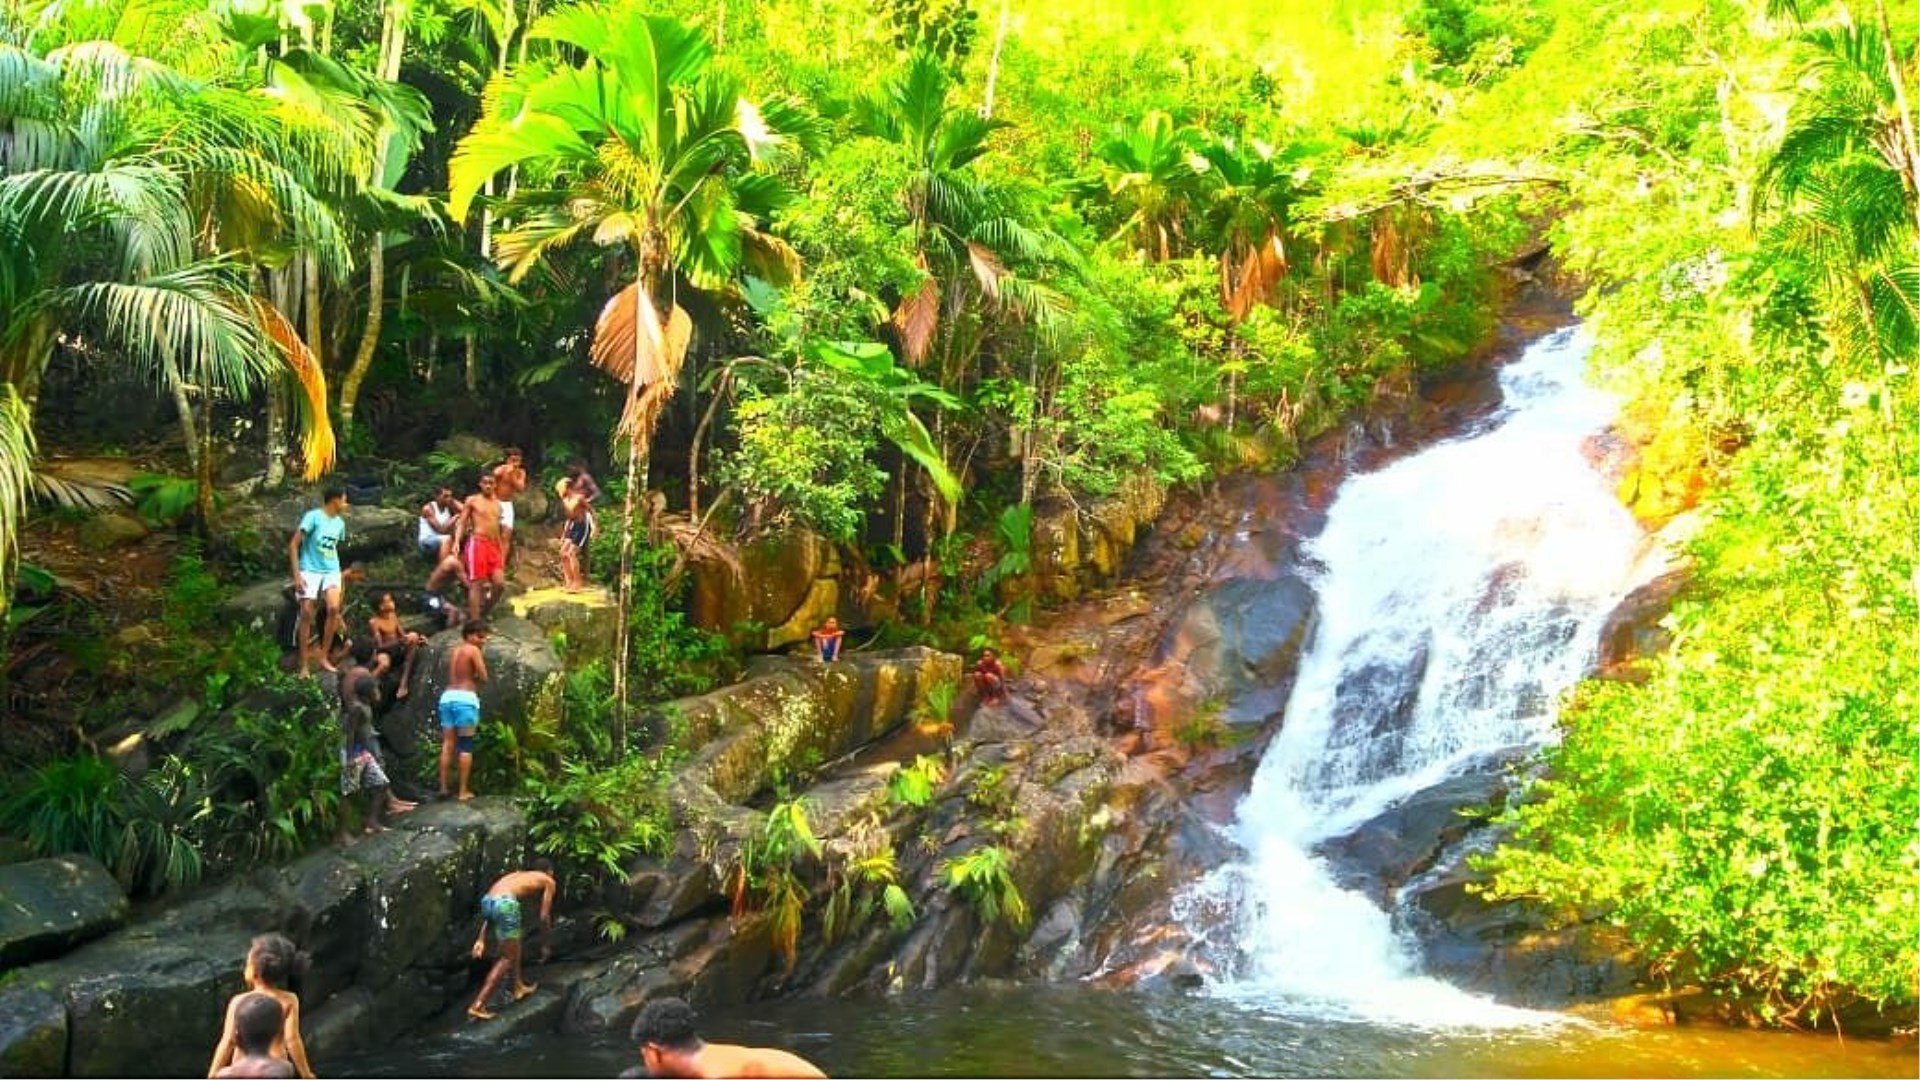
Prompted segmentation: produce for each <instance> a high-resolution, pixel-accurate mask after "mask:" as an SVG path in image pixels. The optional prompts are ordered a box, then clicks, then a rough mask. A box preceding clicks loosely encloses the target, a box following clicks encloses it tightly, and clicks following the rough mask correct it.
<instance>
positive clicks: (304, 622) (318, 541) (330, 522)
mask: <svg viewBox="0 0 1920 1080" xmlns="http://www.w3.org/2000/svg"><path fill="white" fill-rule="evenodd" d="M346 512H347V489H346V488H345V487H342V486H341V485H339V484H328V485H327V486H326V488H325V490H323V491H322V492H321V493H320V505H319V506H318V507H316V508H314V509H312V510H309V511H307V513H306V516H305V517H302V518H301V519H300V526H299V527H298V528H296V529H294V530H293V538H292V539H290V540H288V541H287V566H288V569H289V570H290V571H291V572H292V576H293V589H294V595H296V596H298V597H299V598H300V625H299V628H298V629H297V630H296V631H295V633H296V634H297V635H298V636H297V637H296V639H295V640H297V641H298V642H299V644H300V674H301V675H303V676H311V675H312V674H313V654H314V649H313V641H312V635H313V613H314V608H315V606H316V605H318V604H321V603H325V604H326V605H327V624H326V630H325V631H324V633H323V634H322V635H321V642H320V650H319V651H320V666H321V667H322V668H324V669H326V670H327V671H333V670H335V668H334V666H333V661H332V659H331V657H332V655H333V636H334V635H335V634H337V633H339V632H340V597H341V577H340V544H341V542H342V541H344V540H345V539H346V538H347V519H346V517H345V516H344V515H345V514H346Z"/></svg>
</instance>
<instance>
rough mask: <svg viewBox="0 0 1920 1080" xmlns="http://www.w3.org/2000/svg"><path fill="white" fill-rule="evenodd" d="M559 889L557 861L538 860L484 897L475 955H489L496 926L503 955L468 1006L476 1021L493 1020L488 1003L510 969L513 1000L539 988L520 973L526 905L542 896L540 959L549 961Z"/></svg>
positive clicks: (494, 964)
mask: <svg viewBox="0 0 1920 1080" xmlns="http://www.w3.org/2000/svg"><path fill="white" fill-rule="evenodd" d="M557 892H559V885H558V884H557V883H556V882H555V881H554V880H553V864H551V863H549V862H547V861H546V860H545V859H536V860H534V862H533V866H532V868H531V869H528V870H516V871H514V872H513V873H511V874H508V875H506V876H504V877H502V878H501V879H500V880H498V881H496V882H494V883H493V888H491V889H488V890H487V895H485V896H483V897H481V898H480V933H479V936H477V937H475V938H474V939H473V958H474V959H475V960H478V959H480V958H481V957H483V956H485V955H486V954H487V928H488V927H492V928H493V937H494V940H495V941H497V942H498V943H499V946H498V948H499V954H498V957H497V958H496V959H495V960H494V962H493V968H492V970H490V971H488V972H487V981H486V982H484V983H481V984H480V995H479V996H478V997H476V998H474V999H473V1004H472V1005H470V1006H468V1008H467V1015H468V1016H470V1017H472V1018H473V1019H475V1020H491V1019H493V1017H494V1014H493V1013H492V1012H491V1011H489V1010H488V1009H487V1004H488V1002H489V1001H490V1000H491V999H492V997H493V995H494V993H495V992H496V991H498V990H499V989H500V983H501V981H502V980H503V979H505V978H506V977H507V975H508V973H509V972H511V973H512V975H513V1000H515V1001H519V1000H520V999H521V998H524V997H526V996H527V995H528V994H531V993H533V992H534V991H535V990H538V989H539V987H538V986H535V985H529V984H528V983H527V982H526V981H525V980H523V979H522V978H521V975H520V950H521V944H522V938H523V936H524V935H523V932H522V926H523V920H522V913H521V907H522V905H523V904H526V903H529V902H531V901H532V899H533V897H534V896H535V895H538V896H539V897H540V962H541V963H543V964H544V963H546V962H547V959H548V958H549V957H551V956H552V955H553V898H554V894H555V893H557Z"/></svg>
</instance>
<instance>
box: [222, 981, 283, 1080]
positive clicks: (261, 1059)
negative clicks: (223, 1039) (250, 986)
mask: <svg viewBox="0 0 1920 1080" xmlns="http://www.w3.org/2000/svg"><path fill="white" fill-rule="evenodd" d="M235 1001H236V1004H235V1005H234V1007H233V1041H234V1042H236V1043H238V1044H239V1045H240V1056H239V1057H237V1058H235V1059H234V1061H233V1064H231V1065H229V1066H227V1067H226V1068H224V1069H221V1070H220V1071H219V1072H216V1073H214V1074H213V1075H214V1076H215V1077H216V1078H220V1077H243V1078H248V1080H254V1078H259V1080H293V1078H294V1077H295V1076H298V1075H299V1074H298V1073H296V1072H294V1071H293V1063H292V1062H290V1061H287V1060H286V1059H284V1058H277V1057H274V1056H273V1043H274V1040H275V1039H278V1038H279V1037H280V1028H281V1026H282V1025H283V1024H285V1023H286V1017H287V1011H286V1010H285V1009H282V1008H281V1007H280V1003H279V1002H277V1001H275V1000H273V999H272V998H271V997H268V996H267V995H265V994H242V995H240V996H239V997H238V998H236V999H235Z"/></svg>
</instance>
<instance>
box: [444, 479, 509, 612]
mask: <svg viewBox="0 0 1920 1080" xmlns="http://www.w3.org/2000/svg"><path fill="white" fill-rule="evenodd" d="M498 486H499V482H498V481H497V480H495V479H494V477H493V474H492V473H482V474H481V476H480V490H479V492H478V493H476V494H473V495H469V496H467V501H466V502H465V503H464V504H463V505H462V506H461V507H460V524H459V525H457V526H455V528H454V537H453V539H454V545H455V546H456V547H459V548H460V550H461V551H463V552H465V553H466V556H467V618H468V619H478V618H480V617H481V616H482V615H484V614H486V613H487V612H489V611H492V610H493V605H494V604H496V603H498V602H499V600H500V597H501V595H502V594H504V593H505V592H506V591H507V552H506V547H505V538H504V536H503V535H502V533H501V522H502V517H501V515H502V514H503V513H504V512H505V508H506V507H508V506H511V505H512V504H511V503H503V502H501V501H500V500H499V499H497V498H495V497H494V492H495V491H496V490H498Z"/></svg>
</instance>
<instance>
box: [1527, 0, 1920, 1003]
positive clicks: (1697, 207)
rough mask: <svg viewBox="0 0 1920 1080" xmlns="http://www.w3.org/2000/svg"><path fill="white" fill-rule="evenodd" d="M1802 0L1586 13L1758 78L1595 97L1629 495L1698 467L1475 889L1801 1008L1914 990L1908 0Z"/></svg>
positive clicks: (1597, 200)
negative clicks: (1660, 632)
mask: <svg viewBox="0 0 1920 1080" xmlns="http://www.w3.org/2000/svg"><path fill="white" fill-rule="evenodd" d="M1877 7H1878V6H1877V5H1876V10H1877ZM1803 14H1806V15H1808V16H1809V17H1812V18H1817V21H1815V22H1812V23H1810V24H1806V25H1795V24H1794V23H1793V22H1792V21H1787V22H1774V23H1756V22H1754V21H1753V20H1752V18H1751V16H1752V13H1751V12H1748V11H1746V10H1744V9H1742V8H1740V7H1738V6H1733V5H1727V6H1712V7H1708V8H1706V9H1704V10H1702V11H1700V12H1698V13H1697V14H1696V15H1695V16H1694V17H1692V18H1690V19H1686V20H1684V21H1683V20H1682V19H1681V18H1679V17H1678V16H1677V14H1676V15H1675V16H1667V17H1659V18H1651V19H1644V18H1636V19H1635V20H1634V21H1631V22H1629V21H1620V22H1616V23H1612V24H1610V25H1612V26H1614V27H1615V28H1617V30H1618V31H1619V32H1620V33H1623V34H1628V35H1631V36H1632V37H1631V40H1630V41H1628V42H1623V43H1621V44H1622V47H1623V48H1628V49H1631V48H1634V47H1636V46H1637V48H1638V50H1639V55H1641V56H1642V57H1645V56H1649V55H1651V56H1655V57H1660V58H1662V59H1663V60H1666V59H1668V58H1678V57H1681V56H1688V55H1719V56H1723V57H1728V56H1731V57H1740V58H1741V60H1740V63H1741V64H1742V65H1743V67H1742V69H1741V70H1742V71H1743V73H1744V75H1743V77H1744V78H1746V79H1751V80H1753V81H1754V82H1755V83H1756V84H1757V85H1756V86H1755V87H1753V88H1752V89H1742V90H1740V91H1738V92H1733V93H1729V92H1728V91H1727V86H1728V84H1727V83H1726V82H1725V81H1724V80H1723V79H1722V78H1720V77H1717V76H1716V77H1710V76H1709V74H1708V73H1706V72H1702V71H1694V70H1689V69H1686V68H1684V67H1678V66H1676V67H1671V68H1669V67H1665V66H1662V67H1661V68H1660V69H1659V70H1660V72H1661V74H1660V77H1659V78H1658V79H1654V80H1649V79H1648V78H1647V77H1646V74H1645V69H1644V68H1639V69H1638V71H1637V72H1636V71H1630V70H1629V69H1628V68H1627V67H1625V66H1621V67H1618V68H1613V67H1603V68H1601V69H1600V70H1602V71H1612V72H1615V75H1614V78H1615V79H1617V80H1618V85H1620V86H1622V87H1624V86H1625V85H1628V84H1631V85H1632V86H1633V95H1634V97H1635V98H1637V99H1639V100H1640V101H1643V102H1646V103H1647V104H1648V105H1649V106H1651V107H1654V108H1657V109H1658V110H1659V111H1658V113H1657V114H1656V113H1654V112H1640V111H1638V110H1630V111H1616V112H1614V113H1613V114H1611V115H1609V114H1607V113H1606V112H1604V111H1599V110H1596V111H1594V112H1593V113H1592V114H1591V115H1592V117H1593V119H1592V120H1590V121H1588V122H1587V124H1586V127H1587V131H1588V137H1589V138H1590V139H1592V140H1594V141H1592V142H1589V143H1587V144H1585V145H1580V146H1576V148H1575V149H1576V151H1577V152H1579V153H1580V154H1581V156H1580V158H1579V160H1580V162H1581V163H1582V166H1583V173H1582V174H1581V176H1580V178H1579V179H1578V180H1577V181H1576V183H1575V185H1574V187H1573V190H1572V194H1573V195H1574V196H1575V197H1576V198H1578V199H1580V200H1581V201H1582V203H1583V205H1581V206H1580V207H1579V208H1578V209H1576V210H1575V211H1574V212H1573V213H1571V214H1569V215H1568V216H1567V217H1566V218H1564V219H1563V221H1562V224H1561V226H1560V233H1561V236H1560V242H1561V244H1562V245H1563V247H1564V249H1565V250H1567V251H1568V253H1569V254H1570V255H1571V256H1572V257H1573V259H1574V260H1575V264H1576V265H1578V266H1580V267H1582V268H1583V269H1584V270H1585V271H1586V272H1587V273H1589V274H1590V275H1592V276H1593V277H1594V278H1595V279H1596V280H1597V281H1599V282H1601V283H1605V284H1608V285H1610V286H1611V285H1612V284H1613V283H1617V287H1609V288H1606V289H1603V290H1600V291H1597V292H1595V293H1592V294H1590V298H1589V300H1588V301H1587V302H1586V306H1587V308H1588V309H1589V313H1590V315H1591V316H1592V317H1593V319H1594V321H1595V322H1596V323H1597V324H1598V325H1599V327H1600V328H1601V335H1600V339H1599V340H1600V343H1601V345H1600V355H1601V358H1602V360H1603V362H1604V363H1605V364H1606V366H1607V371H1608V374H1609V377H1610V378H1611V379H1612V380H1613V381H1614V382H1615V383H1616V384H1619V385H1623V386H1625V387H1627V388H1629V389H1630V391H1631V392H1632V393H1633V394H1634V396H1635V401H1636V405H1635V407H1634V409H1633V410H1632V411H1630V413H1629V418H1630V422H1631V423H1633V424H1635V425H1637V427H1638V430H1637V432H1636V437H1637V438H1639V439H1641V440H1643V441H1645V442H1646V443H1647V446H1648V451H1647V454H1646V456H1645V457H1644V458H1643V466H1642V470H1641V473H1640V474H1639V475H1638V476H1637V477H1635V478H1632V479H1630V481H1629V485H1628V487H1627V489H1626V491H1627V494H1628V495H1629V496H1630V497H1633V498H1634V499H1635V501H1636V505H1637V506H1639V507H1640V508H1641V509H1643V510H1647V511H1650V512H1656V513H1670V512H1671V511H1672V509H1673V506H1672V505H1671V504H1669V503H1662V502H1658V501H1656V500H1654V499H1652V498H1650V497H1649V496H1648V495H1647V494H1646V492H1647V489H1649V488H1654V489H1655V490H1658V489H1659V486H1658V481H1659V477H1658V475H1657V469H1656V466H1658V467H1659V468H1665V469H1669V470H1670V469H1673V468H1675V467H1678V468H1683V469H1694V470H1702V471H1705V472H1708V473H1709V474H1711V475H1712V476H1713V477H1714V479H1715V480H1716V484H1715V486H1714V488H1713V489H1712V490H1711V491H1710V493H1709V494H1708V495H1707V496H1706V498H1705V500H1704V502H1703V503H1702V505H1701V507H1700V510H1701V515H1702V519H1701V525H1700V528H1699V531H1698V533H1697V535H1696V536H1695V537H1694V538H1693V540H1692V541H1691V542H1690V543H1689V544H1688V545H1687V553H1688V554H1689V555H1690V557H1691V559H1692V565H1693V577H1692V581H1691V583H1690V584H1689V585H1688V587H1687V589H1686V590H1685V592H1684V593H1683V594H1682V596H1681V597H1680V599H1679V600H1678V601H1677V602H1676V604H1675V606H1674V610H1673V613H1672V615H1671V616H1670V618H1669V620H1668V624H1667V625H1668V626H1669V627H1670V628H1671V630H1672V632H1673V635H1674V638H1673V645H1672V648H1671V650H1670V651H1669V652H1668V653H1667V654H1666V655H1664V656H1661V657H1658V658H1654V659H1652V660H1650V661H1648V662H1647V664H1646V670H1645V672H1644V677H1645V681H1644V682H1642V683H1596V684H1591V685H1588V686H1586V687H1583V688H1582V689H1581V691H1580V692H1579V693H1578V694H1577V695H1575V697H1574V700H1573V701H1572V702H1571V703H1570V704H1569V706H1568V708H1567V710H1566V712H1565V726H1566V738H1565V741H1564V743H1563V744H1562V746H1561V747H1560V748H1559V749H1558V750H1556V751H1555V752H1553V753H1552V754H1551V755H1550V761H1551V764H1552V766H1553V769H1552V772H1551V773H1550V774H1549V778H1548V779H1546V780H1543V781H1541V782H1540V783H1539V784H1538V785H1537V786H1536V788H1535V790H1534V792H1533V795H1534V798H1533V799H1532V800H1531V801H1529V802H1527V803H1525V804H1523V805H1521V806H1520V807H1519V808H1518V809H1517V810H1516V811H1515V812H1514V813H1513V814H1512V820H1513V822H1514V824H1515V825H1516V826H1517V827H1518V833H1517V836H1516V841H1515V843H1514V844H1513V845H1512V846H1510V847H1508V848H1506V849H1504V850H1502V851H1501V852H1499V853H1498V854H1497V855H1496V856H1495V857H1494V858H1493V859H1492V860H1491V863H1490V865H1491V866H1492V868H1493V869H1494V870H1495V871H1496V873H1497V877H1496V879H1495V883H1494V889H1495V891H1496V892H1497V893H1498V894H1501V895H1512V896H1527V897H1533V898H1536V899H1540V900H1544V901H1545V902H1547V903H1548V904H1549V905H1550V906H1552V907H1553V908H1554V909H1556V910H1560V911H1564V912H1569V913H1571V912H1578V911H1600V912H1603V913H1605V915H1606V917H1607V918H1608V919H1609V920H1610V921H1612V922H1614V923H1616V924H1618V925H1619V926H1621V927H1622V928H1623V929H1624V931H1625V932H1626V933H1627V934H1628V935H1629V937H1630V938H1632V939H1633V940H1634V941H1636V942H1637V943H1638V944H1639V945H1640V946H1641V947H1643V948H1644V949H1645V950H1646V951H1647V952H1648V954H1649V955H1650V956H1652V957H1653V958H1654V959H1655V961H1656V963H1657V964H1658V965H1659V968H1660V970H1661V971H1662V972H1663V973H1664V974H1665V975H1666V976H1667V977H1668V978H1669V979H1671V980H1673V981H1674V982H1676V983H1697V984H1703V985H1705V986H1708V987H1710V988H1712V989H1714V990H1716V991H1718V992H1722V993H1725V994H1728V995H1729V996H1733V997H1736V998H1738V999H1740V1000H1741V1001H1743V1002H1744V1003H1745V1004H1746V1005H1747V1006H1748V1007H1750V1008H1752V1009H1753V1010H1754V1011H1756V1012H1757V1013H1758V1014H1760V1015H1761V1016H1763V1017H1766V1018H1768V1019H1772V1020H1776V1021H1792V1020H1799V1021H1802V1022H1805V1021H1809V1020H1819V1019H1821V1018H1822V1017H1823V1016H1825V1015H1826V1014H1827V1013H1828V1012H1829V1011H1830V1010H1832V1009H1834V1008H1836V1007H1838V1006H1841V1005H1845V1004H1847V1003H1848V1002H1849V1001H1851V1000H1854V999H1856V998H1864V999H1866V1000H1868V1001H1870V1002H1875V1003H1880V1004H1882V1005H1895V1006H1910V1004H1911V1002H1912V1001H1913V997H1914V982H1913V972H1914V970H1915V965H1916V954H1915V946H1914V938H1913V934H1912V932H1911V930H1912V927H1913V925H1914V923H1915V919H1916V918H1917V917H1920V903H1917V902H1916V889H1915V884H1914V883H1915V881H1916V874H1917V873H1920V848H1917V847H1916V844H1915V842H1914V836H1913V807H1914V804H1915V799H1916V794H1917V793H1920V775H1917V774H1916V768H1915V758H1916V754H1920V738H1916V734H1915V729H1914V726H1913V723H1912V717H1913V715H1914V711H1915V708H1916V705H1920V701H1916V698H1915V684H1916V676H1917V675H1920V671H1916V662H1915V655H1914V650H1913V648H1912V640H1913V628H1914V626H1915V624H1916V618H1920V610H1917V609H1916V605H1915V600H1914V592H1913V582H1912V570H1913V567H1914V566H1915V559H1916V552H1915V544H1916V535H1917V534H1916V528H1915V523H1916V520H1917V519H1920V503H1917V500H1916V493H1915V485H1914V480H1913V468H1914V463H1915V461H1916V460H1920V458H1916V452H1917V451H1920V446H1917V445H1916V442H1917V441H1920V440H1917V438H1916V427H1917V425H1920V410H1917V409H1916V402H1915V387H1914V382H1913V368H1912V356H1913V354H1914V351H1915V348H1916V338H1915V332H1914V311H1915V307H1916V301H1915V266H1914V260H1913V252H1914V248H1915V232H1914V216H1915V198H1914V191H1915V189H1914V186H1913V175H1914V173H1913V162H1914V161H1915V160H1916V159H1915V157H1914V156H1913V143H1912V135H1911V132H1912V130H1913V128H1912V114H1911V98H1910V97H1909V98H1908V100H1907V101H1906V103H1905V104H1904V105H1903V104H1902V101H1901V96H1902V94H1903V93H1904V94H1906V95H1911V93H1912V87H1913V85H1914V46H1913V36H1912V32H1911V27H1912V25H1913V12H1912V9H1911V7H1910V6H1907V7H1906V8H1905V9H1904V12H1903V13H1902V14H1903V15H1904V19H1895V20H1893V21H1892V22H1891V23H1890V24H1887V23H1879V20H1878V19H1877V18H1876V19H1874V20H1873V21H1871V22H1869V21H1866V19H1865V16H1864V13H1850V12H1848V11H1847V10H1846V9H1845V8H1844V7H1841V6H1838V5H1835V6H1833V7H1832V8H1830V9H1828V10H1826V11H1824V12H1821V13H1818V14H1817V15H1816V13H1815V12H1812V11H1805V12H1803ZM1855 19H1860V20H1861V21H1859V22H1856V21H1854V20H1855ZM1876 23H1879V25H1876ZM1564 25H1565V24H1564V23H1563V26H1564ZM1888 25H1892V26H1903V27H1905V29H1904V30H1902V31H1901V32H1900V33H1899V35H1898V36H1897V37H1896V38H1894V39H1889V38H1886V37H1883V36H1882V34H1883V30H1884V28H1885V27H1887V26H1888ZM1558 36H1559V35H1556V38H1555V39H1549V40H1548V41H1547V42H1546V43H1544V44H1543V45H1542V46H1541V50H1542V52H1545V51H1546V50H1548V49H1551V48H1553V47H1555V43H1556V40H1557V38H1558ZM1636 66H1637V65H1636ZM1511 78H1512V79H1515V80H1521V79H1525V78H1526V74H1525V73H1524V72H1522V73H1520V74H1516V75H1514V76H1512V77H1511ZM1776 80H1777V82H1776ZM1770 84H1771V85H1777V86H1779V87H1781V88H1782V89H1784V90H1785V91H1786V93H1787V94H1788V98H1787V102H1788V104H1787V105H1786V107H1785V108H1784V109H1781V108H1780V107H1779V105H1778V104H1777V102H1778V99H1776V98H1768V97H1766V96H1763V95H1767V94H1770V93H1772V92H1773V91H1772V90H1771V88H1770ZM1763 87H1767V88H1768V89H1762V88H1763ZM1902 87H1904V89H1902ZM1610 91H1611V88H1609V87H1608V86H1606V85H1605V84H1604V83H1602V84H1601V85H1598V86H1595V87H1592V88H1590V89H1589V91H1588V92H1589V93H1590V95H1591V96H1592V98H1593V99H1594V100H1596V101H1599V102H1604V101H1606V100H1607V96H1608V94H1609V93H1610ZM1611 92H1618V91H1611ZM1782 113H1784V116H1782ZM1635 203H1637V204H1638V206H1637V208H1635V209H1631V210H1629V209H1628V207H1629V206H1630V205H1632V204H1635ZM1649 265H1653V266H1661V267H1665V268H1666V269H1665V270H1664V271H1663V272H1661V273H1657V274H1652V275H1648V274H1645V273H1644V270H1645V268H1646V267H1647V266H1649ZM1648 429H1651V430H1648Z"/></svg>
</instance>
